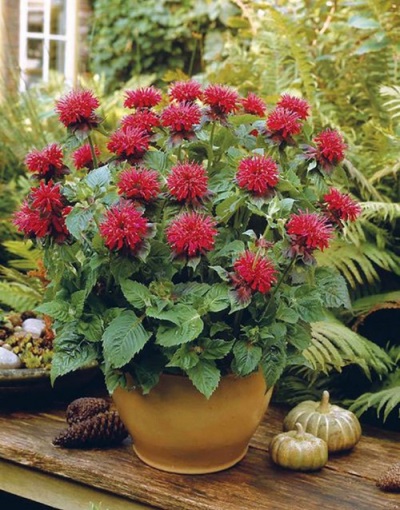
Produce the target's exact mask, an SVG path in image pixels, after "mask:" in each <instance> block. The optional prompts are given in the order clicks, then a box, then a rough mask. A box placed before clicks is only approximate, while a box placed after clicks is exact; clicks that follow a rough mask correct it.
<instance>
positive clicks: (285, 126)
mask: <svg viewBox="0 0 400 510" xmlns="http://www.w3.org/2000/svg"><path fill="white" fill-rule="evenodd" d="M267 130H268V134H267V136H268V138H270V139H271V140H272V141H273V142H275V143H277V144H278V145H280V144H281V143H287V144H289V145H291V144H293V143H294V140H293V138H292V137H293V136H294V135H298V134H299V133H300V131H301V123H300V117H299V116H298V115H297V113H296V112H293V111H292V110H288V109H287V108H281V107H278V108H275V110H273V111H272V112H271V113H270V114H269V115H268V117H267Z"/></svg>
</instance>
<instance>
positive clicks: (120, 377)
mask: <svg viewBox="0 0 400 510" xmlns="http://www.w3.org/2000/svg"><path fill="white" fill-rule="evenodd" d="M102 371H103V373H104V379H105V383H106V386H107V391H108V393H109V394H110V395H112V394H113V393H114V391H115V390H116V389H117V388H118V387H121V388H126V378H125V375H124V374H123V373H122V372H120V371H119V370H115V369H114V368H111V367H107V368H105V365H103V366H102Z"/></svg>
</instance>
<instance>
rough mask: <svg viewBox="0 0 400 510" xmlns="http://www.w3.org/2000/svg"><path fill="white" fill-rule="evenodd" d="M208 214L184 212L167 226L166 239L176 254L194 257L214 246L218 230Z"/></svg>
mask: <svg viewBox="0 0 400 510" xmlns="http://www.w3.org/2000/svg"><path fill="white" fill-rule="evenodd" d="M215 225H216V222H215V220H214V219H213V218H211V217H210V216H204V215H202V214H199V213H197V212H185V213H182V214H180V215H179V216H178V217H177V218H176V219H175V220H173V221H172V222H171V224H170V225H169V227H168V228H167V232H166V233H167V241H168V244H169V245H170V246H171V248H172V250H173V251H174V252H175V254H176V255H186V256H188V257H196V256H198V255H201V254H204V253H205V252H207V251H210V250H212V249H213V248H214V244H215V237H216V235H217V233H218V231H217V230H216V229H215V228H214V227H215Z"/></svg>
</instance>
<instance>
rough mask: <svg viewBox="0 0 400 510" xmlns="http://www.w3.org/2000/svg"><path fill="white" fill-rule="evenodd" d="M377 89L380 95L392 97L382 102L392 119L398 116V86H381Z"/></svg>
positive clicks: (399, 95)
mask: <svg viewBox="0 0 400 510" xmlns="http://www.w3.org/2000/svg"><path fill="white" fill-rule="evenodd" d="M379 91H380V93H381V95H382V96H384V97H389V98H392V99H390V100H389V101H386V102H385V103H384V104H383V106H384V107H385V108H386V110H387V111H388V112H390V114H391V117H392V119H394V118H396V117H400V87H397V86H396V85H392V86H389V87H388V86H382V87H381V88H380V89H379Z"/></svg>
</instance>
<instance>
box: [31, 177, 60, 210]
mask: <svg viewBox="0 0 400 510" xmlns="http://www.w3.org/2000/svg"><path fill="white" fill-rule="evenodd" d="M30 198H31V205H32V208H33V209H37V210H38V211H39V212H40V213H41V214H46V213H59V212H60V211H61V209H63V208H64V206H65V199H64V197H63V196H62V195H61V189H60V185H59V184H56V185H54V184H53V182H52V181H49V182H48V184H45V183H44V182H43V181H41V182H40V184H39V187H37V188H31V195H30Z"/></svg>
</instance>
